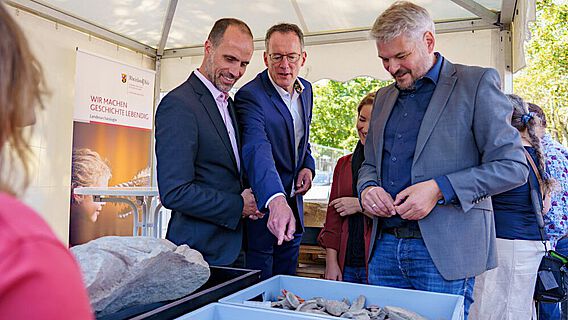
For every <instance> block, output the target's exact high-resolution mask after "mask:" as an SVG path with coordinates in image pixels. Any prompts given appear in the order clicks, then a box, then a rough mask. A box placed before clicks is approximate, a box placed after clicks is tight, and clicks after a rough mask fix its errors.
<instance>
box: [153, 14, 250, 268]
mask: <svg viewBox="0 0 568 320" xmlns="http://www.w3.org/2000/svg"><path fill="white" fill-rule="evenodd" d="M253 50H254V49H253V41H252V33H251V31H250V29H249V27H248V26H247V25H246V24H245V23H244V22H242V21H240V20H237V19H221V20H218V21H217V22H216V23H215V25H214V26H213V29H212V30H211V32H210V34H209V37H208V39H207V41H206V42H205V54H204V58H203V62H202V64H201V66H200V67H199V69H197V70H195V71H194V72H192V73H191V75H190V77H189V79H188V80H187V81H186V82H184V83H183V84H181V85H180V86H179V87H177V88H175V89H174V90H172V91H171V92H170V93H168V94H167V95H166V96H165V97H164V98H163V99H162V101H161V102H160V105H159V106H158V110H157V111H156V157H157V160H158V165H157V169H158V187H159V190H160V198H161V201H162V203H163V205H164V206H165V207H166V208H169V209H171V210H172V218H171V220H170V222H169V224H168V232H167V235H166V238H167V239H168V240H170V241H172V242H173V243H175V244H177V245H182V244H187V245H189V246H190V247H191V248H193V249H196V250H198V251H200V252H201V253H202V254H203V256H204V258H205V260H206V261H207V262H208V263H209V264H213V265H231V264H232V263H233V262H234V261H235V260H236V259H237V257H238V255H239V252H240V250H241V244H242V236H243V227H242V225H243V224H242V222H241V221H242V218H243V217H246V216H249V217H251V218H256V217H257V216H256V214H257V210H256V203H255V200H254V196H253V194H252V192H251V190H250V189H246V190H244V191H243V189H244V188H243V179H242V169H241V164H240V163H241V160H240V157H239V146H240V137H239V132H238V126H237V122H236V117H235V111H234V106H233V103H232V101H231V99H230V98H228V92H229V90H230V89H231V88H232V87H233V85H234V83H235V82H236V81H237V80H238V79H239V78H240V77H241V76H242V75H243V74H244V72H245V70H246V67H247V65H248V63H249V61H250V59H251V56H252V53H253Z"/></svg>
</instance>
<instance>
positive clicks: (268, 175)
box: [235, 70, 315, 232]
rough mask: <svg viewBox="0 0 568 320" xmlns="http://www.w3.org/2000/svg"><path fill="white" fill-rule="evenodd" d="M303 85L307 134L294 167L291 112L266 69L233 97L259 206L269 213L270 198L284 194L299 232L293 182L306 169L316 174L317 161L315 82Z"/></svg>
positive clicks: (299, 201)
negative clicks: (313, 131)
mask: <svg viewBox="0 0 568 320" xmlns="http://www.w3.org/2000/svg"><path fill="white" fill-rule="evenodd" d="M298 79H299V80H300V81H301V82H302V84H303V85H304V91H303V92H302V93H301V94H300V99H301V101H302V107H303V113H304V128H305V129H304V138H303V139H302V141H301V142H300V145H299V150H300V152H299V154H300V157H299V161H298V163H297V165H295V166H294V163H295V160H294V155H295V152H294V145H295V144H294V125H293V120H292V115H291V114H290V111H289V110H288V107H287V106H286V105H285V104H284V101H282V98H281V97H280V95H279V94H278V92H277V91H276V89H275V88H274V86H273V85H272V82H270V79H269V78H268V72H267V70H264V71H263V72H261V73H259V74H258V75H257V76H256V78H254V79H253V80H252V81H250V82H249V83H247V84H246V85H245V86H244V87H242V88H241V89H240V90H239V91H238V92H237V94H236V96H235V105H236V109H237V115H238V118H239V124H240V125H241V132H242V141H243V149H242V158H243V167H244V168H245V171H246V174H247V176H248V181H249V183H250V185H251V187H252V190H253V192H254V194H255V196H256V199H257V203H258V208H259V210H263V211H266V201H267V200H268V199H269V198H270V197H271V196H272V195H274V194H276V193H278V192H281V193H283V194H285V195H286V199H287V201H288V204H289V205H290V208H291V209H292V211H293V212H294V215H295V217H296V221H297V225H296V232H301V231H302V230H303V220H304V219H303V218H304V210H303V200H302V196H300V195H297V196H295V197H293V198H290V191H291V190H292V185H293V184H295V181H296V178H297V176H298V173H299V172H300V170H301V169H303V168H309V169H310V170H312V173H313V175H315V161H314V158H313V157H312V155H311V150H310V144H309V142H308V138H309V127H310V122H311V120H312V105H313V94H312V86H311V84H310V83H309V82H307V81H306V80H304V79H300V78H298Z"/></svg>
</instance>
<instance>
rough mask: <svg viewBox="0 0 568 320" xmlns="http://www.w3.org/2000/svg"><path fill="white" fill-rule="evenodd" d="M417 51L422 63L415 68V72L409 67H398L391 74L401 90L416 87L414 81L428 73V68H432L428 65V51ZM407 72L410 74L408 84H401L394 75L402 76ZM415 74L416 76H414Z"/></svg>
mask: <svg viewBox="0 0 568 320" xmlns="http://www.w3.org/2000/svg"><path fill="white" fill-rule="evenodd" d="M417 53H418V54H420V58H421V60H422V63H421V64H420V67H419V68H416V69H415V72H412V71H411V70H409V69H405V68H400V69H398V70H397V71H396V73H395V74H391V75H392V76H393V78H394V79H395V81H396V85H397V87H398V88H399V89H402V90H414V89H415V87H416V81H418V80H419V79H421V78H422V77H424V76H425V75H426V73H428V70H430V68H432V66H429V67H428V64H429V63H428V62H429V56H428V53H427V52H425V51H420V49H417ZM406 73H408V74H409V75H410V78H411V82H410V84H409V85H407V86H402V85H401V84H400V83H399V82H398V81H397V80H396V77H398V76H402V75H404V74H406ZM415 75H416V76H415Z"/></svg>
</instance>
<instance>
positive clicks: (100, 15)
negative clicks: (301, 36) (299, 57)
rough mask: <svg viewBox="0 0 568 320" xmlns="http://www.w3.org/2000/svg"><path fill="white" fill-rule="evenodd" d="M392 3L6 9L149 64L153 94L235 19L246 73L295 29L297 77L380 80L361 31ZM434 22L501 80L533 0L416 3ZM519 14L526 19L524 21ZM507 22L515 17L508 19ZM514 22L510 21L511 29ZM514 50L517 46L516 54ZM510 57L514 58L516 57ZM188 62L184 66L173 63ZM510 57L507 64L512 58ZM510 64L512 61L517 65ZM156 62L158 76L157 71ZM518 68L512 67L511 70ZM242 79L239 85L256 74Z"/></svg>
mask: <svg viewBox="0 0 568 320" xmlns="http://www.w3.org/2000/svg"><path fill="white" fill-rule="evenodd" d="M393 2H394V0H358V1H350V0H318V1H315V0H287V1H278V0H250V1H231V0H192V1H189V0H181V1H178V0H169V1H163V0H162V1H161V0H99V1H71V0H42V1H40V0H10V1H8V3H9V4H11V5H12V6H15V7H18V8H21V9H23V10H26V11H30V12H32V13H34V14H37V15H40V16H43V17H45V18H48V19H50V20H54V21H57V22H58V23H62V24H64V25H67V26H70V27H72V28H75V29H78V30H81V31H83V32H86V33H88V34H90V35H93V36H96V37H99V38H102V39H105V40H108V41H110V42H112V43H116V44H118V45H121V46H124V47H127V48H130V49H132V50H135V51H137V52H141V53H143V54H145V55H148V56H150V57H152V58H156V60H157V62H158V63H157V64H156V69H157V71H158V74H159V75H160V76H159V79H158V80H161V82H162V83H161V85H160V87H161V89H162V90H166V91H167V90H169V89H171V88H172V87H173V86H175V85H176V84H179V83H180V82H181V81H183V80H184V79H185V78H186V77H187V74H188V73H189V72H190V71H191V70H192V69H193V68H195V67H196V66H198V65H199V63H200V62H201V55H202V53H203V47H202V45H203V43H204V41H205V39H206V37H207V33H208V32H209V30H210V28H211V26H212V24H213V22H214V21H215V20H217V19H219V18H221V17H237V18H240V19H242V20H244V21H245V22H247V24H249V26H250V27H251V29H252V31H253V35H254V38H255V48H256V49H257V52H256V53H255V57H254V58H253V63H252V65H251V67H250V69H253V70H254V71H259V70H261V69H262V68H263V65H262V58H261V52H262V50H263V48H264V43H263V40H264V33H265V31H266V30H267V29H268V28H269V27H270V26H271V25H273V24H275V23H277V22H281V21H286V22H291V23H296V24H298V25H299V26H300V27H301V28H302V29H303V31H304V32H305V35H306V46H307V52H308V55H309V59H308V64H307V66H306V68H304V70H303V74H302V76H304V77H306V78H308V79H309V80H312V81H315V80H319V79H322V78H332V79H337V80H347V79H350V78H353V77H356V76H362V75H368V76H373V77H377V78H382V79H387V78H388V76H387V75H386V74H385V73H384V72H383V71H382V70H381V68H380V67H379V64H378V61H377V60H376V59H373V57H375V56H376V52H374V47H373V44H372V42H371V41H369V40H368V31H369V29H370V27H371V25H372V23H373V22H374V20H375V18H376V17H377V16H378V14H379V13H380V12H382V11H383V10H384V9H385V8H387V7H388V6H389V5H391V4H392V3H393ZM415 2H416V3H417V4H420V5H422V6H424V7H426V8H427V9H428V10H429V11H430V12H431V14H432V17H433V19H434V20H435V21H436V31H437V33H438V34H444V35H442V36H439V40H438V44H439V45H438V49H440V51H441V52H443V53H444V55H446V56H448V57H449V58H450V59H452V60H454V61H455V62H462V63H469V64H477V65H484V66H492V67H495V68H497V69H498V70H499V71H500V73H501V75H502V76H503V78H504V79H506V75H507V73H508V72H509V73H510V72H511V71H513V70H514V69H513V61H515V62H516V65H515V67H517V68H518V67H522V66H523V65H524V58H523V56H522V50H512V49H511V47H512V45H511V44H512V42H511V41H510V39H511V34H510V31H511V29H512V28H514V27H512V25H513V21H514V20H520V21H519V22H520V23H521V24H520V25H521V27H519V28H517V30H516V37H515V39H517V40H519V41H518V43H519V44H520V45H522V42H523V40H524V39H525V27H524V25H525V22H526V21H527V17H528V18H529V19H530V18H531V17H532V16H531V15H530V13H531V12H532V13H534V0H417V1H415ZM527 12H528V13H529V14H528V15H527ZM515 16H517V17H519V19H516V18H515ZM515 22H516V21H515ZM519 48H521V49H522V46H521V47H519ZM517 53H518V54H517ZM180 57H189V59H183V60H179V59H174V58H180ZM513 57H515V58H513ZM517 57H518V58H517ZM160 61H163V70H162V64H161V63H160ZM517 65H518V66H517ZM254 71H253V72H251V71H249V72H247V74H246V77H245V79H244V80H247V78H248V79H250V78H251V77H253V76H254V74H255V73H256V72H254Z"/></svg>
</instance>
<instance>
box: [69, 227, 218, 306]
mask: <svg viewBox="0 0 568 320" xmlns="http://www.w3.org/2000/svg"><path fill="white" fill-rule="evenodd" d="M71 252H73V254H74V255H75V257H76V258H77V261H78V262H79V265H80V266H81V271H82V272H83V281H84V282H85V285H86V286H87V290H88V292H89V298H90V300H91V305H92V306H93V309H94V310H95V312H96V313H97V316H104V315H106V314H110V313H114V312H116V311H119V310H121V309H123V308H126V307H129V306H134V305H143V304H147V303H153V302H158V301H166V300H173V299H178V298H181V297H183V296H186V295H188V294H190V293H192V292H193V291H195V290H196V289H197V288H199V287H201V286H202V285H203V284H204V283H205V282H206V281H207V279H209V276H210V271H209V265H208V264H207V262H205V260H204V259H203V256H202V255H201V253H199V252H198V251H196V250H193V249H190V248H189V247H188V246H187V245H182V246H179V247H178V246H176V245H175V244H173V243H171V242H170V241H168V240H165V239H155V238H150V237H102V238H98V239H95V240H92V241H90V242H88V243H86V244H83V245H80V246H75V247H73V248H71Z"/></svg>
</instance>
